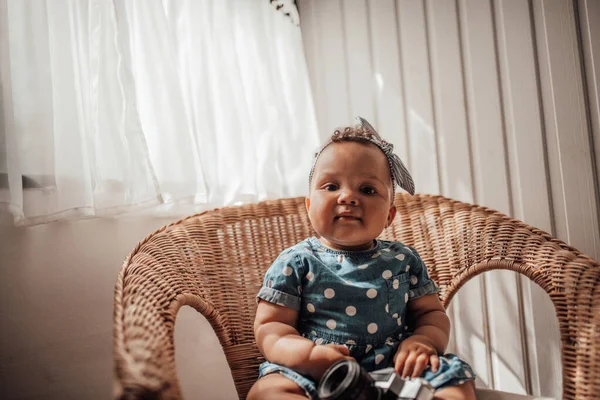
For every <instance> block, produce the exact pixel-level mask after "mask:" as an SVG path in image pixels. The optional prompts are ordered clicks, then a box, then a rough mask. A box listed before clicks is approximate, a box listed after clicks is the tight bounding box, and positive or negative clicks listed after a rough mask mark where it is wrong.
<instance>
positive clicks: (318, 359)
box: [309, 343, 353, 381]
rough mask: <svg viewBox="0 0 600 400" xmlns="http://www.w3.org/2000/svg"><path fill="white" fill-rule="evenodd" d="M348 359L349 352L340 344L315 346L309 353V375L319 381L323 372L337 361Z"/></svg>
mask: <svg viewBox="0 0 600 400" xmlns="http://www.w3.org/2000/svg"><path fill="white" fill-rule="evenodd" d="M343 359H350V360H353V358H352V357H350V350H348V348H347V347H346V346H344V345H342V344H333V343H330V344H325V345H316V346H315V347H313V348H312V351H311V353H310V371H309V375H310V376H312V377H313V378H314V379H315V380H316V381H319V380H320V379H321V377H322V376H323V374H324V373H325V371H327V369H328V368H329V367H331V366H332V365H333V364H335V363H336V362H338V361H339V360H343Z"/></svg>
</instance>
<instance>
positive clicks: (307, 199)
mask: <svg viewBox="0 0 600 400" xmlns="http://www.w3.org/2000/svg"><path fill="white" fill-rule="evenodd" d="M304 205H306V211H310V197H307V198H306V199H304Z"/></svg>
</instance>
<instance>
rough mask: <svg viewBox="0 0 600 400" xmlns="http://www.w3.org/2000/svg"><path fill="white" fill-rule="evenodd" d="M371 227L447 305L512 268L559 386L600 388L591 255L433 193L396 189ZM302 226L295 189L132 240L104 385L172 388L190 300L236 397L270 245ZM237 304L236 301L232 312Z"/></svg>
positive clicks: (272, 254)
mask: <svg viewBox="0 0 600 400" xmlns="http://www.w3.org/2000/svg"><path fill="white" fill-rule="evenodd" d="M396 206H397V208H398V215H397V217H396V219H395V221H394V224H393V226H391V227H389V228H388V229H387V230H386V231H385V232H384V233H383V234H382V237H383V238H385V239H392V238H393V239H396V240H400V241H402V242H404V243H407V244H410V245H414V246H415V247H416V248H417V249H419V252H420V254H421V256H422V257H423V259H424V261H425V263H426V264H427V266H428V268H429V272H430V275H431V276H432V278H433V279H435V280H436V282H437V283H438V284H439V285H440V286H441V287H442V288H443V289H444V290H443V296H442V297H441V299H442V302H443V304H444V305H445V306H447V305H448V303H449V302H450V300H451V299H452V297H453V296H454V294H455V293H456V292H457V291H458V290H459V289H460V287H461V286H463V285H464V284H465V283H466V282H467V281H468V280H469V279H471V278H472V277H474V276H476V275H478V274H480V273H482V272H485V271H488V270H492V269H507V270H512V271H517V272H519V273H521V274H523V275H525V276H527V277H528V278H530V279H531V280H532V281H534V282H535V283H537V284H538V285H539V286H541V287H542V288H543V289H544V290H545V291H546V292H547V293H548V294H549V295H550V298H551V300H552V302H553V303H554V307H555V310H556V316H557V318H558V322H559V327H560V334H561V342H562V346H561V351H562V368H563V397H564V398H565V399H592V398H596V399H597V398H598V395H599V394H600V333H599V332H600V285H599V282H600V264H598V262H596V261H594V260H592V259H590V258H589V257H586V256H585V255H583V254H581V253H580V252H579V251H577V250H576V249H574V248H572V247H570V246H568V245H566V244H565V243H563V242H561V241H559V240H557V239H555V238H553V237H551V236H550V235H549V234H547V233H545V232H543V231H540V230H539V229H536V228H534V227H531V226H528V225H526V224H524V223H522V222H520V221H517V220H515V219H511V218H509V217H507V216H505V215H503V214H500V213H498V212H496V211H494V210H491V209H488V208H483V207H479V206H475V205H470V204H465V203H461V202H457V201H453V200H450V199H447V198H444V197H441V196H430V195H415V196H409V195H404V194H398V195H397V196H396ZM312 234H313V231H312V228H311V225H310V223H309V220H308V217H307V214H306V210H305V206H304V198H293V199H282V200H275V201H266V202H262V203H258V204H250V205H244V206H239V207H226V208H222V209H217V210H213V211H209V212H205V213H202V214H199V215H194V216H191V217H188V218H185V219H183V220H181V221H178V222H175V223H173V224H170V225H167V226H165V227H163V228H161V229H159V230H158V231H156V232H154V233H153V234H151V235H150V236H148V237H147V238H146V239H144V240H143V241H142V242H140V243H139V244H138V245H137V247H136V248H135V249H134V250H133V252H132V253H131V254H130V255H129V257H128V258H127V259H126V260H125V263H124V265H123V267H122V269H121V271H120V273H119V276H118V280H117V283H116V288H115V299H114V378H115V380H114V396H115V398H120V399H129V398H136V399H150V398H152V399H154V398H156V399H159V398H160V399H177V398H181V392H180V387H179V381H178V378H177V373H176V368H175V354H174V343H173V341H174V339H173V331H174V326H175V317H176V315H177V312H178V310H179V308H180V307H181V306H183V305H189V306H192V307H193V308H195V309H196V310H197V311H199V312H200V313H202V314H203V315H204V316H205V317H206V318H207V320H208V321H209V322H210V324H211V325H212V327H213V328H214V330H215V333H216V335H217V337H218V338H219V340H220V343H221V345H222V346H223V350H224V353H225V356H226V358H227V361H228V364H229V366H230V368H231V372H232V376H233V379H234V382H235V386H236V389H237V393H238V395H239V397H240V399H244V398H245V397H246V394H247V393H248V390H249V389H250V387H251V386H252V384H253V383H254V381H255V380H256V378H257V367H258V365H259V364H260V363H261V362H262V361H263V358H262V356H261V354H260V353H259V352H258V349H257V347H256V345H255V343H254V336H253V320H254V314H255V311H256V302H255V295H256V293H257V292H258V289H259V288H260V286H261V284H262V279H263V274H264V272H265V271H266V269H267V268H268V267H269V265H270V263H271V261H272V260H274V259H275V258H276V257H277V255H278V254H279V252H280V251H281V250H282V249H284V248H285V247H288V246H291V245H292V244H295V243H297V242H299V241H301V240H303V239H304V238H306V237H308V236H310V235H312ZM240 310H246V312H245V313H242V314H240V312H239V311H240Z"/></svg>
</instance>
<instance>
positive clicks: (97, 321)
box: [0, 217, 236, 400]
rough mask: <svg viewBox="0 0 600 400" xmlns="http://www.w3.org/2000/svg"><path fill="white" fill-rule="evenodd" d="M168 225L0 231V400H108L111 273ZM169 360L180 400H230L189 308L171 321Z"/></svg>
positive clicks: (219, 365) (203, 326)
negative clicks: (174, 370) (183, 397)
mask: <svg viewBox="0 0 600 400" xmlns="http://www.w3.org/2000/svg"><path fill="white" fill-rule="evenodd" d="M171 220H173V218H153V217H126V218H121V219H94V220H83V221H74V222H59V223H51V224H48V225H40V226H34V227H26V228H14V227H6V226H3V227H0V326H1V330H0V398H2V399H107V398H110V396H111V393H112V313H113V290H114V284H115V282H116V277H117V273H118V271H119V269H120V267H121V264H122V263H123V260H124V259H125V257H126V256H127V254H128V253H129V252H130V251H131V250H132V249H133V247H134V246H135V245H136V244H137V242H138V241H140V240H142V239H143V238H144V237H145V236H146V235H148V234H149V233H151V232H152V231H154V230H155V229H158V228H159V227H160V226H162V225H164V224H166V223H168V222H170V221H171ZM176 356H177V363H178V369H179V371H180V379H181V381H182V387H183V390H184V394H186V398H188V399H194V398H206V399H215V400H218V399H222V400H225V399H232V398H235V396H236V394H235V389H234V386H233V380H232V378H231V374H230V372H229V369H228V367H227V364H226V361H225V357H224V355H223V352H222V351H221V348H220V345H219V343H218V339H217V338H216V336H215V335H214V333H213V332H212V329H211V327H210V325H209V324H208V322H206V320H205V319H204V318H202V317H201V316H200V314H198V313H197V312H196V311H195V310H192V309H191V308H189V307H184V308H183V309H182V310H181V311H180V314H179V316H178V319H177V325H176ZM199 377H202V379H199Z"/></svg>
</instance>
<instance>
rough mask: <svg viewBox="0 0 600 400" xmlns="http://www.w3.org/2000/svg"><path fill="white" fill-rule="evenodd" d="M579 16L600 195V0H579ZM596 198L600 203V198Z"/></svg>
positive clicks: (597, 190)
mask: <svg viewBox="0 0 600 400" xmlns="http://www.w3.org/2000/svg"><path fill="white" fill-rule="evenodd" d="M579 18H580V24H581V41H582V45H583V56H584V60H585V74H586V81H587V94H588V99H589V112H590V127H591V129H592V139H593V142H594V154H593V156H594V160H595V164H596V194H597V195H600V193H599V192H600V2H599V1H597V0H579ZM596 200H597V202H598V203H600V198H597V199H596Z"/></svg>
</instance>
